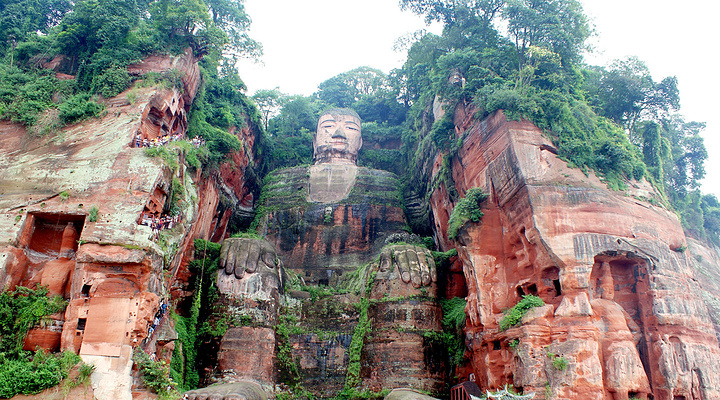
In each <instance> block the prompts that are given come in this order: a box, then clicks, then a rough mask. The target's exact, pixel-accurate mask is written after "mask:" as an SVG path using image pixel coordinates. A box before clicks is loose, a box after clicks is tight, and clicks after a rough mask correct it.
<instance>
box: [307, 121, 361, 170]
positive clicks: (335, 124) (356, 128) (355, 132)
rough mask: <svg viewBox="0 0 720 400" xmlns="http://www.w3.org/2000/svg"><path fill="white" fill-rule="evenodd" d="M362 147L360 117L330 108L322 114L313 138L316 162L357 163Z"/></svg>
mask: <svg viewBox="0 0 720 400" xmlns="http://www.w3.org/2000/svg"><path fill="white" fill-rule="evenodd" d="M360 147H362V132H361V128H360V118H358V117H356V116H355V115H351V114H347V113H343V111H342V110H330V111H328V112H326V113H324V114H323V115H322V116H320V119H319V120H318V125H317V131H316V134H315V137H314V138H313V150H314V156H315V163H316V164H355V162H356V161H357V155H358V151H360Z"/></svg>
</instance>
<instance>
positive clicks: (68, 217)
mask: <svg viewBox="0 0 720 400" xmlns="http://www.w3.org/2000/svg"><path fill="white" fill-rule="evenodd" d="M84 223H85V215H83V214H63V213H31V214H29V215H28V217H27V220H26V222H25V227H24V228H23V231H22V233H21V235H20V239H19V242H18V247H19V248H20V249H22V250H23V252H24V253H25V258H24V260H23V261H22V262H21V265H19V269H17V270H14V271H13V272H12V274H13V275H14V276H15V278H14V281H13V282H14V283H13V284H17V285H20V286H27V287H35V286H36V285H37V284H43V285H46V286H47V285H48V284H49V282H53V283H54V284H55V286H57V288H56V289H57V291H59V293H56V294H63V293H62V292H63V290H62V286H63V285H64V284H65V283H66V282H62V275H63V274H64V273H65V272H69V271H64V270H63V271H53V272H52V276H51V275H48V274H50V272H48V273H47V274H45V275H47V276H43V270H44V269H45V267H46V265H51V264H48V263H49V262H51V261H52V262H53V263H55V264H56V265H55V266H54V269H55V270H57V269H58V266H57V265H58V263H60V262H61V260H64V261H62V263H65V264H67V265H66V266H65V269H67V268H72V265H71V264H73V263H74V261H71V260H73V259H74V257H75V252H76V251H77V249H78V239H79V238H80V235H81V234H82V230H83V225H84ZM58 274H59V275H58ZM50 289H51V291H52V288H50Z"/></svg>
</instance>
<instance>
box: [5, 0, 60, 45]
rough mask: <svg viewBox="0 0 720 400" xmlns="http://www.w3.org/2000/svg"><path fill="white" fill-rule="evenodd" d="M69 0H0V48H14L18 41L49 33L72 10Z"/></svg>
mask: <svg viewBox="0 0 720 400" xmlns="http://www.w3.org/2000/svg"><path fill="white" fill-rule="evenodd" d="M71 7H72V3H71V2H70V1H69V0H5V1H2V2H0V50H3V51H7V50H8V49H13V48H14V47H15V46H16V45H17V44H18V43H20V42H22V41H24V40H26V39H28V37H31V36H36V35H35V32H37V31H40V32H43V33H47V32H48V30H49V29H50V28H52V27H53V26H56V25H57V24H58V23H59V22H60V20H61V19H62V18H63V16H65V14H66V13H67V12H68V11H70V9H71Z"/></svg>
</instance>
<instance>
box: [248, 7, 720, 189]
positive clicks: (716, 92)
mask: <svg viewBox="0 0 720 400" xmlns="http://www.w3.org/2000/svg"><path fill="white" fill-rule="evenodd" d="M581 2H582V3H583V5H584V7H585V13H586V14H587V15H588V16H589V17H590V18H591V19H592V21H593V23H594V24H595V27H596V30H597V33H598V35H597V37H595V38H594V39H593V43H594V46H595V48H596V51H595V52H594V53H593V54H591V55H589V56H588V57H587V58H586V60H587V61H588V63H590V64H595V65H606V64H608V63H609V62H610V61H612V60H614V59H617V58H624V57H626V56H630V55H635V56H638V57H639V58H640V59H641V60H643V61H645V62H646V64H647V65H648V67H649V68H650V71H651V72H652V74H653V78H654V79H655V80H656V81H659V80H661V79H662V78H664V77H666V76H670V75H675V76H677V78H678V82H679V87H680V98H681V107H682V109H681V113H682V114H684V115H685V117H686V120H688V121H691V120H694V121H703V122H706V123H707V129H706V130H705V132H703V136H704V137H705V145H706V146H707V148H708V152H709V157H708V161H707V162H706V164H705V170H706V179H705V180H704V184H703V191H704V192H709V193H713V194H715V195H716V196H718V197H719V198H720V134H719V132H718V130H720V112H718V110H717V107H718V101H717V100H716V99H717V98H718V96H720V78H719V77H718V72H717V69H718V61H720V57H719V56H718V52H717V40H718V39H719V38H720V35H718V31H717V26H716V25H715V24H716V23H717V22H716V19H717V15H720V3H718V2H715V1H706V0H685V1H683V2H681V3H678V2H676V1H674V2H670V1H667V0H581ZM397 4H398V2H397V1H396V0H303V1H296V0H246V3H245V6H246V9H247V12H248V13H249V14H250V17H251V18H252V20H253V23H252V27H251V31H250V35H251V36H252V37H253V38H254V39H255V40H258V41H260V42H261V43H262V44H263V46H264V51H265V55H264V56H263V59H262V60H263V65H258V64H251V63H242V64H241V66H240V75H241V77H242V78H243V80H244V81H245V84H246V85H247V86H248V92H249V93H250V94H252V93H253V92H254V91H256V90H258V89H272V88H275V87H279V88H280V90H281V91H283V92H284V93H288V94H302V95H309V94H311V93H313V92H315V91H316V89H317V85H318V84H319V83H321V82H323V81H324V80H326V79H328V78H331V77H333V76H335V75H337V74H339V73H341V72H345V71H348V70H351V69H353V68H356V67H359V66H369V67H373V68H377V69H380V70H382V71H384V72H389V71H390V70H391V69H393V68H397V67H400V66H401V65H402V63H403V61H404V59H405V54H402V53H397V52H395V51H393V44H394V43H395V40H396V39H397V38H399V37H401V36H403V35H405V34H408V33H411V32H414V31H416V30H418V29H423V28H427V27H426V26H425V25H424V23H423V21H422V19H421V18H420V17H417V16H415V15H413V14H411V13H410V12H402V11H400V8H399V7H398V5H397ZM429 29H430V30H432V31H434V32H436V33H439V28H438V27H434V28H433V27H431V28H429Z"/></svg>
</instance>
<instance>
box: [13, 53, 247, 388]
mask: <svg viewBox="0 0 720 400" xmlns="http://www.w3.org/2000/svg"><path fill="white" fill-rule="evenodd" d="M169 69H174V70H176V71H177V72H176V74H177V77H178V78H179V81H181V82H182V85H183V89H182V90H178V89H162V88H159V87H139V88H135V89H132V90H133V91H134V96H135V99H134V100H135V101H134V102H133V103H132V104H131V102H130V101H129V100H128V96H127V94H128V92H126V93H121V94H120V95H119V96H116V97H114V98H111V99H107V100H106V106H107V107H108V112H107V113H106V115H105V116H104V117H102V118H100V119H94V120H89V121H85V122H84V123H82V124H77V125H73V126H69V127H67V128H66V129H64V130H63V134H62V135H59V136H58V137H55V138H32V137H30V136H29V135H28V134H27V132H25V130H24V129H22V128H20V127H18V126H16V125H12V124H10V123H8V122H5V121H2V122H0V171H2V172H0V242H2V243H3V246H4V247H2V248H0V281H1V282H2V284H3V286H5V287H9V288H10V289H12V288H14V286H16V285H24V286H29V287H35V286H36V285H45V286H48V287H49V288H50V291H51V293H52V294H58V295H61V296H63V297H64V298H65V299H66V300H68V301H69V305H68V307H67V308H66V310H65V312H64V313H62V314H58V315H54V316H52V317H51V319H52V323H51V324H49V325H46V326H45V327H44V328H37V329H33V330H32V331H31V334H29V335H28V337H27V339H26V342H25V347H26V348H28V349H33V350H34V349H35V347H36V346H37V345H39V346H41V347H44V348H47V349H49V350H58V349H61V350H71V351H75V352H78V353H79V354H80V355H81V357H82V358H83V360H84V361H86V362H89V363H92V364H94V365H95V367H96V369H95V373H94V374H93V376H92V384H93V388H94V390H95V392H94V393H95V396H96V397H97V398H99V399H129V398H131V396H132V395H131V387H132V385H133V382H132V376H131V368H132V359H131V357H132V351H133V349H134V348H136V347H138V346H140V345H143V346H144V347H145V348H146V350H147V351H150V350H148V349H155V350H156V353H157V355H158V357H160V358H163V357H164V358H167V357H168V356H169V355H168V354H169V353H171V352H172V348H173V344H172V341H173V340H174V339H173V338H171V336H172V335H170V336H168V335H167V334H164V333H162V332H161V331H160V329H161V328H162V329H164V330H167V329H169V330H170V331H172V329H171V327H169V323H168V320H167V318H166V316H167V313H164V312H163V313H158V309H159V307H160V304H161V302H163V301H168V300H169V299H170V295H169V294H170V282H173V283H175V286H174V287H173V289H174V291H173V294H175V295H177V296H178V297H182V296H183V295H184V294H185V292H184V290H183V289H185V288H186V286H185V285H183V280H182V278H187V277H188V271H187V268H186V267H185V266H186V264H187V260H188V259H189V258H190V257H191V256H192V243H193V239H195V238H211V237H213V236H214V235H218V236H220V237H222V236H224V235H225V231H226V225H227V223H228V218H226V217H224V216H223V215H221V214H220V213H219V212H218V204H219V197H220V196H221V194H220V193H221V191H225V190H227V191H228V192H231V193H245V196H247V195H248V194H249V195H250V197H252V196H253V194H252V190H251V189H249V188H253V187H257V183H256V182H248V181H246V180H243V177H248V176H251V177H254V175H253V174H243V172H244V169H246V167H247V166H248V165H249V164H250V160H249V159H247V158H248V155H247V154H245V153H242V154H239V155H237V154H236V155H235V156H236V157H237V158H240V159H242V160H243V163H241V164H239V165H238V166H237V168H236V172H240V174H239V177H237V176H235V177H233V180H232V181H231V182H229V183H227V182H224V181H223V178H222V175H219V176H217V177H212V178H213V179H209V180H208V179H205V178H203V177H202V175H201V171H194V173H192V174H191V173H190V171H189V170H186V169H185V167H184V166H182V165H181V166H180V168H179V169H178V170H177V171H173V170H172V169H170V168H168V167H166V166H164V165H163V163H162V161H161V160H160V159H159V158H150V157H147V156H146V155H145V152H144V151H143V149H142V148H137V147H135V145H136V144H137V142H136V140H137V138H138V134H139V135H140V137H141V138H146V139H153V138H156V137H157V136H163V135H171V134H174V135H179V136H183V135H184V134H185V128H186V127H187V112H188V111H189V108H190V104H191V102H192V100H193V98H194V96H195V94H196V92H197V89H198V86H199V82H200V75H199V69H198V66H197V63H196V60H194V59H193V57H192V54H191V53H189V52H188V53H186V54H185V55H183V56H180V57H152V58H151V59H149V60H146V62H144V63H141V64H138V65H134V66H131V67H130V72H131V74H141V73H145V72H150V71H154V72H163V71H167V70H169ZM239 134H240V135H241V136H242V137H241V141H243V142H244V144H245V146H244V147H245V148H246V149H252V146H253V141H254V134H255V131H253V130H251V129H249V128H248V129H244V130H243V131H242V132H241V133H239ZM243 151H245V150H243ZM181 164H182V163H181ZM173 179H176V180H179V182H180V183H182V184H183V186H184V190H183V193H182V194H181V196H180V198H181V200H180V201H182V202H184V204H185V207H184V208H183V211H182V213H181V214H182V215H181V216H180V217H179V219H178V222H177V223H175V226H174V228H173V229H166V230H162V232H154V231H153V229H152V228H151V227H150V226H146V225H144V224H142V223H141V222H143V217H142V216H143V215H153V216H164V215H166V212H167V209H168V207H166V206H167V204H166V203H167V202H168V197H169V196H168V194H169V188H170V187H171V182H172V180H173ZM197 187H200V188H201V192H200V193H199V194H198V193H197V192H196V188H197ZM195 199H197V200H198V201H197V203H195V202H194V201H193V200H195ZM237 203H239V201H238V202H237ZM234 206H235V204H233V207H234ZM226 208H227V207H226ZM231 208H232V207H231ZM95 213H96V216H91V215H92V214H95ZM159 236H163V242H164V244H163V245H162V246H161V245H160V244H159V240H158V238H159ZM163 332H164V331H163Z"/></svg>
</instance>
